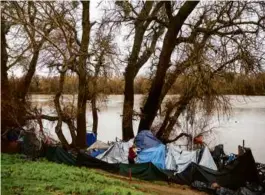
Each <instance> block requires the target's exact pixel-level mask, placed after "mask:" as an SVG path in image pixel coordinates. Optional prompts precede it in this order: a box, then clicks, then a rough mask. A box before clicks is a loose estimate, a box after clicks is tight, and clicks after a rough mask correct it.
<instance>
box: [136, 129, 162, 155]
mask: <svg viewBox="0 0 265 195" xmlns="http://www.w3.org/2000/svg"><path fill="white" fill-rule="evenodd" d="M134 142H135V145H136V147H137V148H140V149H141V150H143V149H147V148H152V147H155V146H157V145H159V144H162V142H161V141H160V140H159V139H157V138H156V137H155V136H154V134H153V133H152V132H151V131H150V130H143V131H141V132H139V133H138V134H137V136H136V137H135V140H134Z"/></svg>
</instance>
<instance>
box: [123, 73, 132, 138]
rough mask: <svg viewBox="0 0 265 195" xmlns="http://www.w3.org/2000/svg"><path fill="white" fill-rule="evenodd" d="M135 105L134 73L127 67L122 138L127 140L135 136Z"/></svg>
mask: <svg viewBox="0 0 265 195" xmlns="http://www.w3.org/2000/svg"><path fill="white" fill-rule="evenodd" d="M133 105H134V75H133V72H132V71H130V70H129V68H127V69H126V73H125V89H124V103H123V118H122V139H123V140H125V141H128V140H130V139H131V138H133V137H134V133H133V123H132V121H133Z"/></svg>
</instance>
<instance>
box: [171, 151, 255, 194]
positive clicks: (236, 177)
mask: <svg viewBox="0 0 265 195" xmlns="http://www.w3.org/2000/svg"><path fill="white" fill-rule="evenodd" d="M174 180H175V183H179V184H186V185H191V183H192V182H194V181H201V182H205V183H213V182H216V183H218V184H219V185H220V186H222V187H226V188H230V189H237V188H239V187H242V186H245V184H246V182H254V183H260V181H259V177H258V171H257V168H256V165H255V160H254V158H253V155H252V152H251V150H247V151H246V152H245V153H244V154H243V155H242V156H239V157H238V158H237V159H236V160H235V161H233V162H232V163H231V164H229V165H227V166H225V167H224V169H223V170H222V171H214V170H212V169H209V168H206V167H204V166H200V165H198V164H196V163H190V164H189V166H188V167H187V168H186V169H185V170H184V171H183V172H181V173H178V174H176V175H175V177H174Z"/></svg>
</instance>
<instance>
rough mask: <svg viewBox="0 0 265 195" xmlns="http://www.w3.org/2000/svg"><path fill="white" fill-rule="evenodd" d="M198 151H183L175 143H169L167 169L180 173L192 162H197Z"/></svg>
mask: <svg viewBox="0 0 265 195" xmlns="http://www.w3.org/2000/svg"><path fill="white" fill-rule="evenodd" d="M197 153H198V151H183V150H181V149H180V147H178V146H175V145H174V144H167V155H166V160H165V163H166V169H168V170H175V171H177V172H178V173H180V172H182V171H184V170H185V169H186V168H187V167H188V166H189V164H190V163H192V162H195V163H197V156H198V155H197Z"/></svg>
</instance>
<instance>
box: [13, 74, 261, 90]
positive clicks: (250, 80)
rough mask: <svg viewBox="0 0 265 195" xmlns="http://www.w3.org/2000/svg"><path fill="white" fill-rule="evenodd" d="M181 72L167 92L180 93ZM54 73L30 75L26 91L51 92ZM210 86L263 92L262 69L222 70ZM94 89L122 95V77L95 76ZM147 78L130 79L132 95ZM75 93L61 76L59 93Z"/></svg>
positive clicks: (71, 80)
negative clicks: (254, 71) (62, 83)
mask: <svg viewBox="0 0 265 195" xmlns="http://www.w3.org/2000/svg"><path fill="white" fill-rule="evenodd" d="M184 77H185V76H184V75H183V76H181V77H180V78H178V79H177V80H176V81H175V83H174V84H173V85H172V87H171V89H170V91H169V92H168V94H179V93H183V87H182V86H183V82H184V81H183V80H184ZM11 81H12V82H11V83H12V85H13V87H14V88H17V87H18V84H19V82H20V79H19V78H12V79H11ZM58 82H59V77H58V76H53V77H43V76H34V77H33V79H32V81H31V84H30V88H29V93H30V94H55V93H56V90H57V84H58ZM213 82H214V85H216V86H219V87H218V88H220V90H221V93H222V94H227V95H265V72H262V73H257V74H255V76H246V75H242V74H236V73H223V74H222V75H220V76H219V77H217V78H215V80H214V81H213ZM97 83H98V84H97V85H98V90H99V91H100V93H102V94H107V95H109V94H117V95H120V94H123V93H124V79H123V78H122V77H112V78H109V79H108V80H107V81H106V79H105V78H98V81H97ZM150 84H151V82H150V79H149V78H146V77H143V76H141V77H137V78H136V79H135V82H134V93H135V94H146V93H147V92H148V90H149V88H150ZM77 92H78V80H77V77H74V76H66V77H65V86H64V89H63V93H65V94H75V93H77Z"/></svg>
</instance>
